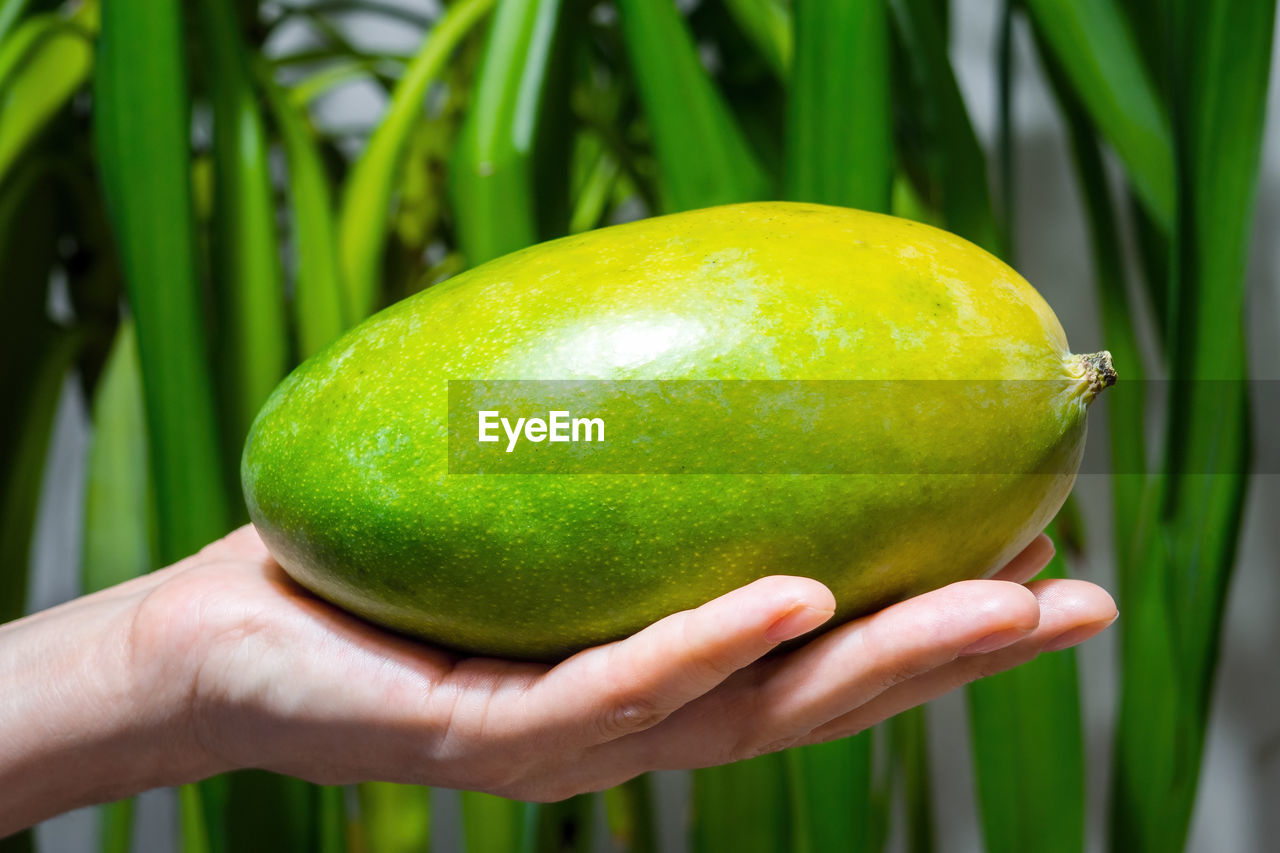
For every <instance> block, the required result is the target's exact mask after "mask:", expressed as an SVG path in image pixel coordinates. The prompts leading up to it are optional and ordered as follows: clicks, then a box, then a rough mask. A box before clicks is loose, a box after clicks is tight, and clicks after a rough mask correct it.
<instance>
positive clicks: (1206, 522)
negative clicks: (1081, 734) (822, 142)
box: [1111, 0, 1275, 850]
mask: <svg viewBox="0 0 1280 853" xmlns="http://www.w3.org/2000/svg"><path fill="white" fill-rule="evenodd" d="M1173 12H1174V16H1173V20H1172V31H1173V33H1174V38H1175V42H1174V44H1175V48H1176V50H1175V55H1177V56H1179V57H1181V62H1180V63H1179V64H1178V65H1177V67H1175V68H1174V69H1173V72H1172V73H1173V76H1172V79H1171V85H1170V99H1171V103H1172V105H1173V110H1172V115H1173V128H1174V149H1175V155H1176V166H1177V175H1178V216H1177V220H1176V222H1177V227H1176V232H1175V237H1174V241H1173V246H1174V251H1175V256H1174V263H1173V265H1172V271H1171V272H1172V281H1173V283H1174V286H1173V288H1172V297H1173V298H1172V300H1171V303H1170V304H1171V311H1170V314H1171V316H1170V324H1169V340H1170V342H1171V343H1170V347H1169V357H1170V373H1171V376H1172V378H1173V380H1174V381H1173V383H1172V387H1171V394H1170V399H1169V404H1168V417H1167V424H1168V432H1167V435H1166V438H1165V447H1164V467H1163V469H1162V472H1161V474H1162V476H1157V477H1153V478H1152V480H1151V481H1150V484H1149V486H1150V488H1149V491H1148V494H1147V496H1146V500H1145V501H1144V504H1143V513H1142V515H1141V516H1140V522H1139V528H1138V531H1137V533H1136V534H1135V536H1134V540H1135V557H1134V560H1135V569H1134V577H1135V581H1136V582H1135V583H1133V584H1132V588H1131V589H1130V590H1126V595H1127V596H1129V597H1128V598H1126V599H1125V600H1122V601H1121V602H1120V607H1121V608H1122V610H1123V611H1124V612H1125V614H1126V618H1125V620H1124V621H1123V623H1122V633H1121V654H1122V663H1123V667H1124V669H1123V677H1122V679H1121V685H1122V687H1121V705H1120V717H1119V725H1118V726H1117V730H1116V740H1115V760H1116V770H1115V777H1114V778H1115V787H1114V790H1113V798H1112V813H1111V829H1112V845H1113V847H1114V848H1115V849H1125V850H1166V849H1179V848H1181V847H1182V846H1183V844H1184V843H1185V841H1186V836H1187V831H1188V825H1189V821H1190V815H1191V812H1192V807H1193V805H1194V802H1195V794H1196V788H1197V782H1198V778H1199V769H1200V764H1201V760H1202V757H1203V750H1204V738H1205V732H1206V730H1207V727H1208V715H1209V710H1210V697H1211V695H1212V690H1213V678H1214V673H1215V671H1216V667H1217V657H1218V650H1219V643H1220V632H1221V622H1222V616H1223V610H1224V606H1225V600H1226V595H1227V591H1228V589H1229V585H1230V581H1231V575H1232V570H1233V567H1234V563H1235V556H1236V548H1237V544H1238V537H1239V532H1240V523H1241V517H1242V513H1243V509H1244V499H1245V494H1246V491H1247V488H1248V469H1249V457H1250V447H1249V445H1250V435H1249V401H1248V397H1247V394H1248V388H1247V385H1246V383H1245V381H1244V380H1245V378H1246V349H1245V335H1244V297H1245V276H1244V274H1245V266H1246V262H1247V254H1248V246H1249V235H1250V230H1251V229H1250V225H1251V217H1252V210H1253V202H1254V196H1255V193H1256V181H1257V174H1258V162H1259V154H1260V148H1261V141H1262V129H1263V118H1264V112H1265V105H1266V93H1267V83H1268V78H1269V74H1270V65H1271V47H1272V42H1271V37H1272V32H1273V26H1274V23H1275V4H1274V2H1249V0H1224V2H1217V3H1213V4H1202V5H1190V4H1186V3H1179V4H1176V5H1175V7H1174V9H1173ZM1172 341H1177V346H1176V347H1175V346H1173V345H1172Z"/></svg>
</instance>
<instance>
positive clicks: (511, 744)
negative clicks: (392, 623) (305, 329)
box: [120, 526, 1116, 800]
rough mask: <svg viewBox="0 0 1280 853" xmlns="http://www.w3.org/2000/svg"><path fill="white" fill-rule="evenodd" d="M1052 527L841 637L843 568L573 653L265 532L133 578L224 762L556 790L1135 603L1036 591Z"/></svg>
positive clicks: (162, 660) (171, 688) (506, 791)
mask: <svg viewBox="0 0 1280 853" xmlns="http://www.w3.org/2000/svg"><path fill="white" fill-rule="evenodd" d="M1051 554H1052V546H1051V545H1050V544H1049V542H1048V540H1047V539H1046V538H1044V537H1040V538H1039V539H1037V540H1036V541H1035V542H1033V543H1032V544H1031V546H1029V547H1028V548H1027V549H1026V550H1025V551H1024V552H1023V553H1022V554H1020V555H1019V556H1018V557H1017V558H1015V559H1014V561H1013V562H1012V563H1010V564H1009V566H1007V567H1006V568H1005V569H1004V570H1003V571H1002V572H1001V573H1000V574H999V575H998V576H997V579H993V580H979V581H965V582H961V583H956V584H952V585H950V586H948V587H945V588H943V589H940V590H936V591H934V592H930V593H927V594H925V595H921V596H918V597H916V598H913V599H910V600H908V601H904V602H902V603H900V604H897V605H894V606H892V607H889V608H887V609H885V610H883V611H880V612H879V613H875V614H873V615H871V616H867V617H865V618H862V619H859V620H856V621H854V622H850V623H849V624H847V625H844V626H841V627H839V628H836V629H834V630H832V631H829V632H827V633H825V634H823V635H821V636H819V637H817V638H816V639H814V640H812V641H811V642H809V643H808V644H806V645H804V646H801V647H799V648H797V649H795V650H794V651H789V652H786V653H783V654H778V655H773V656H768V657H765V656H766V654H767V653H768V652H769V651H770V650H772V649H773V648H774V647H775V646H777V645H778V644H779V643H781V642H784V641H786V640H790V639H793V638H795V637H798V636H801V635H803V634H805V633H807V632H809V631H811V630H813V629H815V628H817V627H818V626H819V625H821V624H822V623H823V622H825V621H827V620H828V619H829V618H830V616H831V614H832V612H833V610H834V606H835V602H834V599H833V598H832V596H831V593H830V592H829V591H828V590H827V589H826V587H824V586H823V585H822V584H820V583H818V582H817V581H814V580H809V579H806V578H801V577H790V576H774V577H767V578H763V579H761V580H758V581H756V582H754V583H752V584H750V585H748V586H745V587H743V588H741V589H738V590H735V591H733V592H731V593H729V594H727V595H724V596H721V597H720V598H717V599H715V600H713V601H711V602H708V603H707V604H705V605H703V606H702V607H699V608H697V609H695V610H690V611H685V612H682V613H677V614H675V615H673V616H670V617H668V618H666V619H663V620H662V621H660V622H658V623H656V624H654V625H652V626H650V627H649V628H646V629H645V630H643V631H641V632H640V633H638V634H636V635H635V636H633V637H630V638H628V639H626V640H622V641H619V642H616V643H611V644H608V645H604V646H600V647H597V648H593V649H588V650H586V651H584V652H581V653H579V654H578V655H575V656H574V657H572V658H570V659H568V660H566V661H564V662H563V663H560V664H558V665H556V666H547V665H543V664H532V663H514V662H509V661H499V660H492V659H485V658H463V657H458V656H455V655H452V654H449V653H447V652H444V651H440V650H437V649H433V648H430V647H427V646H425V645H423V644H421V643H419V642H416V641H413V640H410V639H407V638H403V637H399V636H396V635H393V634H389V633H387V632H385V631H383V630H381V629H379V628H376V627H374V626H371V625H369V624H368V623H365V622H363V621H361V620H360V619H358V618H356V617H354V616H351V615H348V614H347V613H345V612H343V611H341V610H338V609H336V608H334V607H332V606H330V605H329V604H327V603H325V602H323V601H321V600H319V599H317V598H315V597H314V596H312V595H311V594H310V593H309V592H307V591H306V590H304V589H303V588H302V587H300V586H298V585H297V584H296V583H294V582H293V581H292V580H291V579H290V578H289V577H288V576H287V575H286V574H285V573H284V571H283V570H282V569H281V568H280V567H279V565H278V564H277V563H276V562H275V561H274V559H272V557H271V555H270V554H269V553H268V552H267V550H266V547H265V546H264V545H263V544H262V542H261V540H260V539H259V538H258V536H257V534H256V532H255V531H254V530H253V528H252V527H251V526H247V527H243V528H241V529H239V530H237V531H236V532H234V533H232V534H231V535H229V536H228V537H226V538H225V539H222V540H220V541H218V542H216V543H214V544H213V545H210V546H209V547H207V548H205V549H204V550H203V551H201V552H200V553H199V554H197V555H196V556H194V557H191V558H189V559H188V560H185V561H183V562H182V563H179V564H177V565H175V566H172V567H170V568H168V569H165V570H163V571H161V572H157V573H155V574H153V575H151V576H149V577H146V578H140V579H139V580H137V581H134V582H133V583H132V584H127V585H125V586H124V587H121V588H120V589H125V588H132V589H133V590H134V591H135V592H140V593H142V598H141V603H140V605H139V607H138V610H137V616H136V618H135V619H134V620H133V627H132V646H133V654H134V657H135V660H139V661H143V662H145V666H144V667H143V670H144V672H145V673H146V677H148V678H150V679H152V684H153V688H152V689H154V690H156V691H167V692H168V693H169V694H170V695H173V696H174V697H176V699H177V701H182V702H184V703H186V706H185V714H184V719H185V720H187V725H188V726H189V732H188V734H189V735H190V738H191V742H192V743H194V744H198V748H199V749H201V750H204V751H206V752H207V754H208V755H207V757H208V759H209V764H210V766H216V767H220V768H221V769H231V768H237V767H262V768H266V769H270V770H275V771H278V772H282V773H288V774H291V775H295V776H299V777H302V778H305V779H309V780H312V781H316V782H324V783H345V782H352V781H356V780H368V779H381V780H387V781H397V782H412V783H420V784H431V785H437V786H444V787H455V788H466V789H472V790H483V791H489V792H492V793H497V794H502V795H505V796H510V797H515V798H520V799H526V800H556V799H562V798H565V797H568V796H570V795H573V794H576V793H580V792H583V791H587V790H598V789H601V788H604V787H608V786H610V785H614V784H617V783H619V782H622V781H624V780H626V779H628V778H630V777H632V776H635V775H637V774H639V773H642V772H644V771H647V770H654V769H674V768H690V767H700V766H709V765H713V764H722V763H726V762H730V761H735V760H738V759H742V758H747V757H750V756H753V755H758V754H761V753H763V752H768V751H772V750H777V749H781V748H784V747H786V746H790V745H795V744H804V743H814V742H819V741H825V740H831V739H834V738H838V737H844V736H846V735H850V734H853V733H855V732H857V731H860V730H862V729H864V728H866V727H868V726H870V725H873V724H874V723H877V722H879V721H881V720H883V719H885V718H887V717H889V716H892V715H893V714H895V713H897V712H899V711H902V710H905V709H907V708H910V707H913V706H915V705H918V704H920V703H922V702H925V701H928V700H929V699H932V698H934V697H936V696H939V695H941V694H943V693H946V692H947V691H949V690H951V689H953V688H955V687H957V686H959V685H961V684H964V683H966V682H969V681H972V680H973V679H975V678H979V677H981V676H985V675H990V674H993V673H996V672H1000V671H1002V670H1005V669H1008V668H1010V667H1012V666H1015V665H1017V664H1019V663H1022V662H1025V661H1027V660H1029V659H1031V658H1033V657H1035V655H1037V654H1038V653H1039V652H1041V651H1045V650H1047V649H1050V648H1058V647H1063V646H1066V645H1071V644H1074V643H1076V642H1080V641H1083V640H1084V639H1086V638H1087V637H1089V636H1091V635H1092V634H1094V633H1097V632H1098V631H1100V630H1102V629H1103V628H1104V627H1106V625H1108V624H1109V623H1110V622H1111V621H1112V620H1113V619H1114V618H1115V615H1116V611H1115V605H1114V604H1113V602H1112V600H1111V598H1110V596H1108V595H1107V593H1106V592H1104V591H1103V590H1102V589H1100V588H1099V587H1097V586H1095V585H1093V584H1090V583H1086V582H1083V581H1075V580H1042V581H1035V582H1032V583H1029V584H1027V585H1025V586H1024V585H1023V582H1025V581H1027V580H1028V579H1029V578H1031V577H1033V576H1034V575H1035V574H1036V573H1037V572H1038V571H1039V570H1040V569H1041V568H1042V567H1043V565H1044V564H1045V563H1046V562H1047V560H1048V559H1049V557H1050V556H1051Z"/></svg>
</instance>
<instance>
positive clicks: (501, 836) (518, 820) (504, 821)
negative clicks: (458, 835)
mask: <svg viewBox="0 0 1280 853" xmlns="http://www.w3.org/2000/svg"><path fill="white" fill-rule="evenodd" d="M534 808H535V807H534V806H533V805H532V804H531V803H520V802H516V801H514V800H504V799H503V798H502V797H495V796H493V795H492V794H482V793H479V792H476V791H463V792H462V832H463V840H464V842H465V843H464V846H463V849H465V850H466V853H515V851H520V850H527V849H528V845H527V843H526V840H525V839H526V834H527V829H526V824H527V823H530V822H531V821H532V820H533V818H532V816H531V815H530V812H531V811H532V810H533V809H534Z"/></svg>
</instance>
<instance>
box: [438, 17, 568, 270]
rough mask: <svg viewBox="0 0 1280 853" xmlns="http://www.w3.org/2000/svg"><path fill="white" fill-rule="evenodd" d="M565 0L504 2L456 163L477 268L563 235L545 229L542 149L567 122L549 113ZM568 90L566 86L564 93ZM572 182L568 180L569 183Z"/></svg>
mask: <svg viewBox="0 0 1280 853" xmlns="http://www.w3.org/2000/svg"><path fill="white" fill-rule="evenodd" d="M563 8H564V0H498V6H497V9H496V11H495V12H494V16H493V22H492V24H491V25H490V28H489V37H488V43H487V45H486V47H485V51H484V57H483V59H482V60H481V63H480V70H479V74H478V77H477V80H476V84H475V88H474V90H473V93H472V101H471V104H470V106H469V108H468V110H467V117H466V121H465V122H464V124H463V126H462V131H461V133H460V134H459V136H458V139H457V140H456V141H455V143H454V149H453V155H452V157H451V159H450V162H449V198H450V201H451V203H452V209H453V215H454V219H455V225H456V228H457V236H458V242H459V245H460V247H461V249H462V253H463V255H464V256H465V257H466V259H467V263H468V264H470V265H471V266H476V265H478V264H482V263H484V262H485V261H487V260H490V259H492V258H496V257H498V256H499V255H505V254H507V253H508V252H512V251H514V250H516V249H522V248H524V247H525V246H529V245H532V244H533V243H536V242H538V240H539V239H540V238H542V237H549V236H559V234H560V233H563V231H564V229H565V228H566V226H567V222H556V223H554V224H553V223H550V222H545V223H544V221H543V220H545V219H546V218H547V213H548V210H547V208H548V204H547V202H548V199H547V197H546V196H545V195H544V194H542V193H539V192H538V185H537V178H538V175H539V173H540V171H541V169H543V168H547V166H546V164H545V163H538V162H537V157H536V153H537V152H535V147H537V146H538V143H539V142H540V137H541V136H545V135H546V133H547V132H548V131H549V130H552V129H553V126H554V125H557V124H558V125H560V126H563V123H564V118H563V116H556V115H553V114H552V112H551V111H550V110H549V109H548V106H549V103H548V102H549V100H550V98H551V92H550V91H549V90H550V88H551V86H552V83H553V81H554V78H555V75H554V73H553V72H554V66H555V65H556V63H557V61H561V62H562V59H561V57H559V55H558V54H559V53H560V52H561V51H560V50H559V49H558V47H557V46H558V45H560V46H561V47H562V45H563V39H562V38H560V37H559V34H560V32H561V30H562V18H563V16H562V14H561V11H562V9H563ZM561 88H563V86H561ZM566 180H567V178H566Z"/></svg>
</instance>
